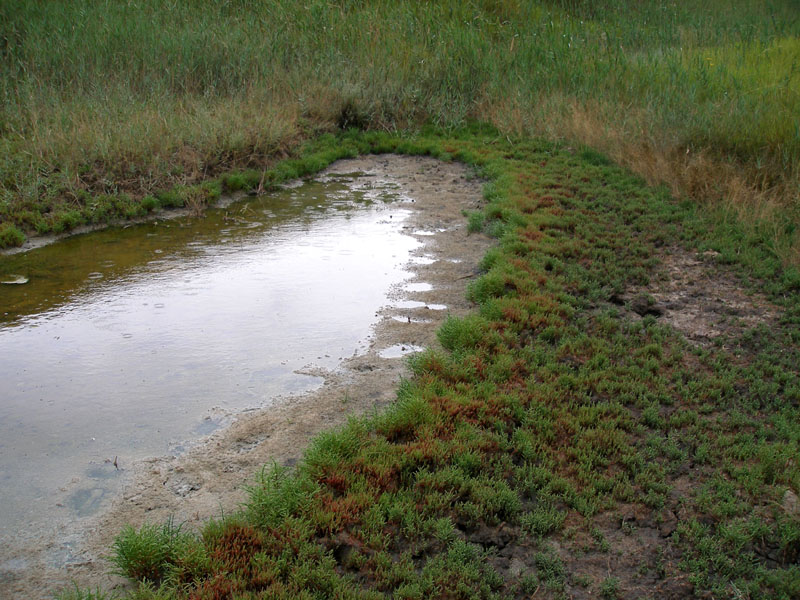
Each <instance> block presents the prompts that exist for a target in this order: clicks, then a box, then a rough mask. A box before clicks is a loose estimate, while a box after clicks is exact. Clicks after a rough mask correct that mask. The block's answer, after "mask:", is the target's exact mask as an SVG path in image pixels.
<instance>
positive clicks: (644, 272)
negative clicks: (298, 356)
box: [63, 128, 800, 599]
mask: <svg viewBox="0 0 800 600" xmlns="http://www.w3.org/2000/svg"><path fill="white" fill-rule="evenodd" d="M386 151H394V152H406V153H425V154H432V155H434V156H437V157H440V158H442V159H445V160H453V159H456V160H460V161H464V162H466V163H469V164H471V165H474V166H475V168H476V169H477V170H478V172H479V173H481V174H482V175H483V176H484V177H486V178H487V179H488V183H487V184H486V185H485V188H484V195H485V197H486V200H487V204H486V206H485V208H484V209H483V210H482V211H481V212H478V213H474V214H472V215H469V223H470V227H471V228H472V229H473V230H479V229H483V230H485V231H487V232H490V233H491V234H492V235H494V236H496V237H497V239H498V245H497V247H496V248H494V249H493V250H491V251H490V252H489V253H488V254H487V256H486V257H485V259H484V261H483V264H482V269H483V273H484V274H483V275H482V276H481V278H480V279H478V280H476V281H475V282H474V283H473V284H472V285H471V287H470V292H469V293H470V296H471V298H472V299H473V300H474V301H475V302H476V306H477V308H476V311H475V313H474V314H472V315H471V316H469V317H467V318H464V319H454V318H453V319H449V320H448V321H447V322H446V323H445V324H444V325H443V326H442V328H441V329H440V331H439V334H438V336H439V341H440V342H441V346H442V350H428V351H426V352H424V353H422V354H419V355H417V356H415V357H414V358H413V359H412V361H411V367H412V371H413V376H412V377H411V378H409V379H408V380H405V381H404V382H403V383H402V385H401V386H400V388H399V390H398V400H397V403H396V404H395V405H393V406H392V407H391V408H390V409H389V410H388V411H386V412H383V413H380V414H376V415H372V416H368V417H364V418H359V419H354V420H352V421H351V422H350V424H349V425H348V426H346V427H345V428H343V429H341V430H338V431H334V432H329V433H326V434H324V435H322V436H320V437H318V438H317V439H315V440H314V442H313V443H312V445H311V447H310V448H309V449H308V451H307V452H306V454H305V457H304V459H303V460H302V461H301V463H299V464H298V465H297V466H296V467H295V469H294V470H292V471H287V470H286V469H283V468H280V467H271V468H270V467H267V468H265V470H264V471H263V472H262V473H261V474H260V475H259V476H258V477H256V479H255V480H254V481H253V485H252V487H251V489H250V494H249V501H248V502H247V505H246V507H245V508H244V509H243V511H242V512H241V513H240V514H235V515H229V516H227V517H225V518H223V519H221V520H217V521H213V522H210V523H207V524H206V525H204V526H203V528H202V529H201V531H199V532H193V531H190V530H188V529H181V528H180V527H178V526H177V525H176V524H173V523H168V524H150V525H145V526H143V527H141V528H139V529H136V528H132V527H131V528H128V529H126V530H125V531H123V532H122V533H121V534H120V536H119V537H118V538H117V541H116V544H115V549H114V556H115V559H114V560H115V563H116V566H117V568H118V569H119V570H120V571H121V572H123V573H124V574H126V575H127V576H129V577H130V578H131V579H133V580H135V581H141V582H142V583H141V584H140V585H139V587H138V588H137V589H136V590H135V591H132V592H130V593H129V594H128V596H127V597H128V598H136V599H145V598H147V599H167V598H169V599H173V598H175V599H177V598H192V599H200V598H209V599H210V598H370V599H373V598H374V599H378V598H390V597H391V598H431V597H442V598H530V597H536V598H568V597H575V598H584V597H601V598H685V597H691V596H695V597H701V598H712V597H713V598H754V599H755V598H784V599H790V598H796V597H798V595H800V506H798V500H797V495H798V492H800V464H798V460H797V457H798V456H800V428H798V423H800V404H799V401H800V377H798V371H797V365H798V364H800V360H798V359H800V356H798V341H800V296H799V295H798V290H800V274H798V272H797V271H796V270H794V269H793V268H785V267H784V266H783V265H782V264H781V261H780V260H779V259H778V258H777V257H776V256H775V254H774V253H773V252H772V250H771V249H770V247H769V242H768V240H765V239H758V238H752V237H748V234H747V232H746V231H744V230H743V229H742V228H741V227H740V226H739V225H737V224H736V223H732V222H731V221H729V220H726V219H725V218H724V217H725V214H724V212H720V211H716V210H711V209H709V208H703V209H700V208H698V207H697V205H696V204H694V203H692V202H687V201H683V202H678V201H675V200H673V199H672V197H671V194H670V192H669V190H668V189H667V188H666V187H659V188H652V187H648V186H647V185H646V184H645V182H644V181H643V180H642V179H641V178H638V177H636V176H634V175H632V174H630V173H629V172H627V171H625V170H623V169H621V168H619V167H617V166H614V165H612V164H611V163H610V161H609V160H608V159H607V158H606V157H604V156H603V155H601V154H599V153H597V152H596V151H594V150H590V149H588V148H584V149H578V150H574V149H571V148H569V147H566V146H563V145H556V144H553V143H549V142H544V141H536V140H530V139H520V140H509V139H508V138H507V136H506V135H504V134H501V133H499V132H498V131H496V130H491V129H486V128H483V129H480V130H477V129H476V130H473V131H465V132H463V133H461V134H453V133H450V134H437V133H435V132H433V133H428V134H427V135H425V136H424V137H392V136H389V135H384V134H349V135H347V136H343V137H339V138H334V137H323V138H321V139H319V140H317V141H316V142H315V144H314V145H313V146H311V147H307V148H306V149H305V150H304V152H303V160H305V161H306V162H305V163H303V164H306V165H309V167H310V166H311V165H313V164H314V163H315V162H316V163H324V162H326V161H327V160H328V159H330V158H332V157H333V155H334V154H332V153H358V152H386ZM697 253H702V254H700V255H699V256H701V257H703V258H702V261H704V263H703V264H704V267H703V268H704V269H705V270H704V277H706V278H707V279H708V281H709V283H708V285H709V286H710V287H711V288H712V289H711V296H713V297H715V298H716V297H717V296H718V295H719V294H720V293H721V292H720V291H719V290H720V289H722V287H721V286H718V285H717V284H718V283H719V282H720V281H722V280H723V279H724V280H725V281H728V282H734V283H735V284H736V285H737V286H738V287H741V288H743V289H746V288H748V286H755V287H756V288H759V289H761V290H762V292H763V293H765V294H767V295H768V296H769V298H770V302H771V303H772V304H771V305H772V306H773V308H774V315H773V316H772V317H768V318H765V319H764V320H763V322H762V323H760V324H756V325H754V324H753V323H751V322H748V321H747V320H746V315H745V314H744V313H742V312H735V311H734V312H731V313H730V315H729V320H728V321H726V322H725V323H724V324H723V325H724V333H723V334H722V335H721V336H716V337H711V338H708V339H706V341H705V343H697V342H690V341H688V340H687V338H686V337H685V336H684V335H683V334H681V333H679V332H678V331H676V330H675V329H674V328H673V327H671V326H669V325H667V324H665V323H663V322H662V321H663V319H662V315H663V312H659V311H658V310H657V309H656V308H657V304H656V303H655V301H654V299H653V298H652V297H649V296H648V294H647V293H645V292H643V291H642V290H644V289H651V288H648V287H647V286H649V285H651V284H659V282H662V283H664V282H663V281H662V279H664V278H666V280H669V278H670V277H673V276H675V274H674V273H671V272H669V271H667V270H665V269H664V264H666V263H667V262H668V261H669V260H670V257H674V256H681V255H684V254H686V255H690V256H697V255H698V254H697ZM715 294H716V296H715ZM723 300H725V301H727V300H728V299H727V298H723ZM753 302H754V303H756V302H758V300H756V299H753ZM763 302H766V300H763ZM103 596H104V594H103V593H101V592H97V593H91V592H82V591H80V590H75V591H72V592H67V593H65V594H64V596H63V597H64V598H72V599H76V598H83V599H88V598H99V597H103Z"/></svg>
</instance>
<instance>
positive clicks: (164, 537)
mask: <svg viewBox="0 0 800 600" xmlns="http://www.w3.org/2000/svg"><path fill="white" fill-rule="evenodd" d="M198 548H199V546H198V545H197V544H196V539H195V537H194V536H193V535H192V534H190V533H188V532H184V531H181V526H180V525H177V526H176V525H174V524H173V522H172V521H168V522H167V523H165V524H164V525H161V526H158V525H155V524H145V525H142V526H141V527H140V528H139V529H138V530H137V529H134V528H133V527H131V526H130V525H128V526H126V527H125V528H124V529H123V530H122V531H121V532H120V534H119V535H118V536H117V537H116V539H115V540H114V547H113V551H114V555H113V558H112V562H113V564H114V565H115V567H116V569H117V572H118V573H119V574H121V575H124V576H125V577H128V578H129V579H133V580H136V581H149V582H152V583H159V582H160V581H161V580H163V579H164V578H165V577H166V576H167V575H168V574H169V573H173V572H176V571H181V570H186V569H187V567H188V571H189V573H190V574H193V575H194V574H196V573H195V571H196V563H201V562H203V559H202V557H200V556H198Z"/></svg>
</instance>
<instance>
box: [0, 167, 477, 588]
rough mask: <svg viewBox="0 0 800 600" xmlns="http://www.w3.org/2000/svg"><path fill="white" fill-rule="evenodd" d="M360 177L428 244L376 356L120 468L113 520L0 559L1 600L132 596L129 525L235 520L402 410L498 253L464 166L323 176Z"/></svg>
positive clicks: (379, 330)
mask: <svg viewBox="0 0 800 600" xmlns="http://www.w3.org/2000/svg"><path fill="white" fill-rule="evenodd" d="M353 172H363V173H366V177H365V178H363V180H362V181H363V185H365V186H369V185H371V184H375V183H377V182H387V181H388V182H390V183H392V184H396V185H397V186H398V191H399V192H400V193H402V194H403V195H406V196H407V197H408V198H410V199H411V200H413V202H411V203H404V204H403V209H405V210H409V209H410V210H411V212H412V214H411V216H410V218H408V220H407V221H406V225H405V227H406V228H407V232H408V233H409V234H410V235H414V236H416V237H417V239H419V240H420V241H421V242H423V244H424V245H423V246H422V247H421V248H420V249H419V250H417V251H415V254H416V257H415V259H414V260H413V264H412V265H411V266H410V267H409V271H411V272H412V273H413V277H412V278H411V279H409V280H408V281H407V282H406V283H405V284H403V285H401V286H398V288H397V289H396V290H395V292H394V295H393V296H394V301H393V302H392V305H390V306H387V307H384V308H382V309H381V310H380V312H379V314H378V315H377V316H378V318H379V321H378V324H377V325H376V327H375V328H374V332H373V334H372V336H371V338H370V340H369V345H368V350H367V351H366V352H365V353H363V354H360V355H356V356H353V357H351V358H349V359H347V360H345V361H343V362H342V364H341V365H340V368H338V369H336V370H335V371H322V370H320V369H319V368H318V367H316V366H315V365H313V364H310V365H309V366H308V368H307V370H306V371H307V372H309V373H311V374H315V375H320V376H323V377H324V378H325V383H324V385H323V386H322V387H321V389H319V390H318V391H316V392H314V393H311V394H309V395H305V396H299V397H290V398H283V399H280V400H279V401H277V402H275V403H274V404H273V405H272V406H270V407H269V408H268V409H262V410H253V411H248V412H245V413H242V414H240V415H238V417H237V418H236V420H235V421H234V422H233V423H232V424H231V425H230V426H229V427H227V428H226V429H224V430H222V431H219V432H217V433H215V434H213V435H212V436H210V437H209V438H207V439H206V440H204V441H202V442H201V443H199V444H198V445H197V446H195V447H194V448H193V449H192V450H190V451H189V452H188V453H186V454H184V455H182V456H180V457H178V458H175V457H157V458H152V459H148V460H145V461H142V462H141V463H139V464H136V465H121V467H122V468H123V469H126V470H127V472H128V482H127V484H126V485H125V487H124V491H123V493H122V494H121V495H120V496H119V497H118V498H117V499H115V501H114V503H113V506H112V507H111V508H110V510H108V511H107V512H105V513H104V514H102V515H100V516H97V517H94V518H91V519H85V520H82V521H79V522H76V523H74V524H72V525H70V526H62V527H59V528H58V529H57V530H56V531H49V532H42V534H41V537H40V539H39V540H36V541H35V542H25V543H20V545H19V546H18V547H14V548H4V549H2V550H0V595H1V596H2V597H9V598H13V597H18V598H39V597H41V598H48V597H51V596H50V592H51V591H52V590H53V589H56V588H58V587H62V586H65V585H70V582H73V581H74V582H75V583H77V584H78V585H91V586H95V585H98V584H99V585H101V586H102V587H105V588H113V587H114V586H120V585H124V581H123V580H122V579H120V578H116V577H111V576H108V575H107V571H108V570H109V568H110V565H109V563H108V562H107V560H106V559H105V558H104V557H105V555H107V553H108V548H109V546H110V544H111V541H112V540H113V538H114V536H115V535H116V534H117V533H118V532H119V530H120V529H121V528H122V526H123V525H124V524H126V523H131V524H133V525H136V526H138V525H139V524H141V523H143V522H145V521H149V522H156V523H158V522H163V521H165V520H166V519H168V518H170V517H173V518H174V519H175V521H176V522H186V523H187V526H192V525H193V524H199V523H200V522H201V521H202V520H204V519H206V518H209V517H214V516H219V514H220V512H221V511H224V512H230V511H232V510H235V509H236V508H237V507H238V506H239V504H240V503H241V502H242V501H243V500H244V498H245V494H244V493H243V491H242V487H243V485H245V484H246V483H247V482H248V481H249V480H250V479H251V478H252V476H253V474H254V473H255V472H256V471H257V470H258V469H259V468H260V466H261V465H263V464H265V463H269V462H272V461H275V462H277V463H279V464H286V465H292V464H294V463H295V462H296V461H297V460H298V459H299V458H300V457H301V456H302V452H303V449H304V448H305V446H306V445H307V443H308V441H309V439H310V438H311V437H312V436H313V435H314V434H316V433H317V432H319V431H322V430H324V429H327V428H330V427H332V426H336V425H338V424H341V423H344V422H345V421H346V419H347V418H348V416H349V415H353V414H363V413H364V412H368V411H370V410H374V409H376V408H380V407H381V406H384V405H386V404H388V403H389V402H391V401H392V400H393V399H394V398H395V391H396V384H397V382H398V381H399V379H400V378H401V377H402V376H403V374H404V373H405V372H406V371H405V360H404V355H405V354H406V353H407V352H408V351H410V350H413V349H414V348H419V347H426V346H432V345H433V346H435V345H436V338H435V332H436V329H437V328H438V325H439V324H440V323H441V322H442V320H443V319H444V318H445V317H446V316H447V314H453V315H461V314H464V313H466V312H467V311H469V310H470V308H471V307H470V305H469V303H468V302H467V301H466V300H465V297H464V296H465V288H466V286H467V284H468V283H469V282H470V281H471V280H472V279H473V278H474V277H475V276H476V274H477V264H478V262H479V260H480V258H481V257H482V256H483V254H484V253H485V251H486V248H487V247H488V245H489V243H490V240H489V239H488V238H486V237H485V236H482V235H477V234H468V233H467V228H466V219H465V218H464V216H463V214H462V211H464V210H474V209H475V208H477V207H478V206H479V205H480V204H481V201H482V200H481V193H480V185H479V182H477V181H474V180H470V179H469V178H468V172H467V170H466V169H465V168H464V167H463V166H461V165H458V164H449V163H440V162H438V161H436V160H433V159H428V158H421V157H395V156H371V157H364V158H360V159H354V160H347V161H340V162H338V163H336V164H334V165H332V166H331V167H330V168H329V169H327V170H326V171H325V172H324V173H323V174H322V175H321V177H326V176H331V175H335V174H336V173H353ZM331 310H335V307H331ZM320 318H324V315H321V317H320Z"/></svg>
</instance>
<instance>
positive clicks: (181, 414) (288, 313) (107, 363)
mask: <svg viewBox="0 0 800 600" xmlns="http://www.w3.org/2000/svg"><path fill="white" fill-rule="evenodd" d="M358 182H359V180H358V175H357V174H354V175H352V176H343V177H337V178H330V180H329V181H327V182H321V181H309V182H304V183H302V184H299V185H297V186H291V187H289V188H287V189H284V190H281V191H278V192H276V193H274V194H270V195H267V196H262V197H259V198H253V199H248V200H245V201H240V202H234V203H233V204H230V205H229V206H228V207H227V208H225V209H214V210H209V211H208V213H207V214H206V215H205V216H204V217H203V218H202V219H192V218H189V217H187V218H180V219H175V220H171V221H168V222H162V223H146V224H142V225H137V226H128V227H124V228H114V229H109V230H105V231H100V232H95V233H90V234H85V235H79V236H75V237H72V238H67V239H65V240H63V241H61V242H58V243H56V244H52V245H49V246H45V247H42V248H38V249H35V250H32V251H30V252H27V253H24V254H16V255H12V256H6V257H2V258H0V260H2V262H3V264H2V267H3V268H2V272H4V273H9V275H6V276H4V277H3V278H2V281H3V282H4V283H8V284H9V285H4V286H2V288H0V301H2V306H3V313H4V314H3V316H2V317H0V353H2V356H3V360H2V361H0V398H2V400H1V401H0V506H1V507H2V508H1V509H0V515H2V517H3V518H2V520H1V521H0V536H12V535H15V534H16V533H17V532H19V531H20V530H21V529H22V528H23V525H24V526H26V527H27V526H30V525H31V524H32V523H35V522H37V521H41V520H45V519H47V518H48V517H49V513H51V512H52V510H53V505H54V503H55V502H56V500H54V492H55V491H56V490H60V489H63V490H64V493H66V494H67V495H66V497H62V498H61V500H60V502H61V504H62V506H61V507H59V511H60V512H61V513H62V516H65V517H69V516H70V515H72V516H86V515H90V514H93V513H95V512H97V511H98V510H99V509H100V508H101V507H102V506H103V505H104V503H106V502H107V501H108V499H109V497H111V496H112V492H113V491H115V490H117V489H118V486H119V484H120V481H121V480H122V479H123V478H122V477H119V476H118V475H119V472H118V471H116V470H115V468H114V466H113V465H110V464H109V462H108V461H113V460H114V459H115V457H119V458H118V460H119V462H120V463H121V464H125V465H130V464H132V463H133V462H135V461H137V460H139V459H142V458H144V457H147V456H153V455H161V454H165V453H173V454H180V453H182V452H184V451H185V450H186V449H187V448H188V447H190V446H191V444H188V445H187V444H186V440H191V439H196V438H197V437H199V436H204V435H208V434H210V433H213V432H214V431H215V430H216V429H218V428H219V427H220V426H221V425H222V421H221V419H220V418H217V417H213V418H212V417H209V416H206V417H205V418H204V417H203V415H204V414H206V415H207V414H208V413H210V412H211V411H212V409H213V408H215V407H217V408H219V409H221V410H222V411H227V412H228V413H231V412H237V411H241V410H243V409H246V408H250V407H261V406H264V405H265V403H268V402H269V401H270V399H271V398H274V397H276V396H278V395H285V394H292V393H302V392H307V391H309V390H311V389H314V388H316V387H318V386H319V385H320V383H321V381H322V379H321V378H320V377H317V376H312V375H308V374H300V373H298V372H297V371H298V370H300V369H301V368H302V367H304V366H307V364H308V361H309V360H311V361H313V363H314V365H315V366H316V367H319V368H323V369H329V370H330V369H336V368H337V365H338V363H339V361H340V358H341V357H346V356H352V355H353V354H354V352H359V351H360V350H359V349H360V348H363V342H364V340H366V339H367V338H368V336H369V334H370V329H371V327H372V325H373V324H374V323H375V322H376V321H377V320H378V319H377V318H376V316H375V313H376V310H377V308H378V307H380V306H383V305H386V304H387V303H388V302H389V297H388V293H389V291H390V289H391V288H392V286H396V285H398V284H399V283H400V282H402V281H403V280H404V279H407V278H408V276H409V275H410V273H409V272H407V271H405V270H404V265H407V264H408V263H409V261H410V259H411V253H412V252H413V251H414V250H415V249H417V248H419V247H420V246H421V243H420V242H419V241H418V240H416V239H414V238H413V237H411V236H409V235H407V234H404V233H403V231H402V227H403V222H404V220H405V219H406V217H407V216H408V214H409V213H408V211H407V210H406V209H404V208H403V206H402V202H403V201H404V198H403V197H402V196H401V195H399V194H397V193H396V192H395V190H394V188H392V187H391V186H390V188H389V189H386V188H385V187H382V186H381V185H379V184H375V183H373V184H371V185H370V186H368V187H367V186H364V185H360V184H359V183H358ZM395 187H396V186H395ZM267 217H268V218H267ZM389 217H391V218H389ZM11 274H13V275H11ZM23 283H24V284H25V285H21V284H23ZM10 284H16V285H10ZM89 482H91V483H89ZM187 489H188V488H187ZM181 490H182V491H186V490H183V488H181Z"/></svg>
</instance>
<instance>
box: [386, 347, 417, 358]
mask: <svg viewBox="0 0 800 600" xmlns="http://www.w3.org/2000/svg"><path fill="white" fill-rule="evenodd" d="M424 349H425V348H423V347H422V346H415V345H413V344H395V345H394V346H389V347H388V348H384V349H383V350H381V351H380V352H378V356H380V357H381V358H400V357H401V356H406V355H407V354H413V353H414V352H422V351H423V350H424Z"/></svg>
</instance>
